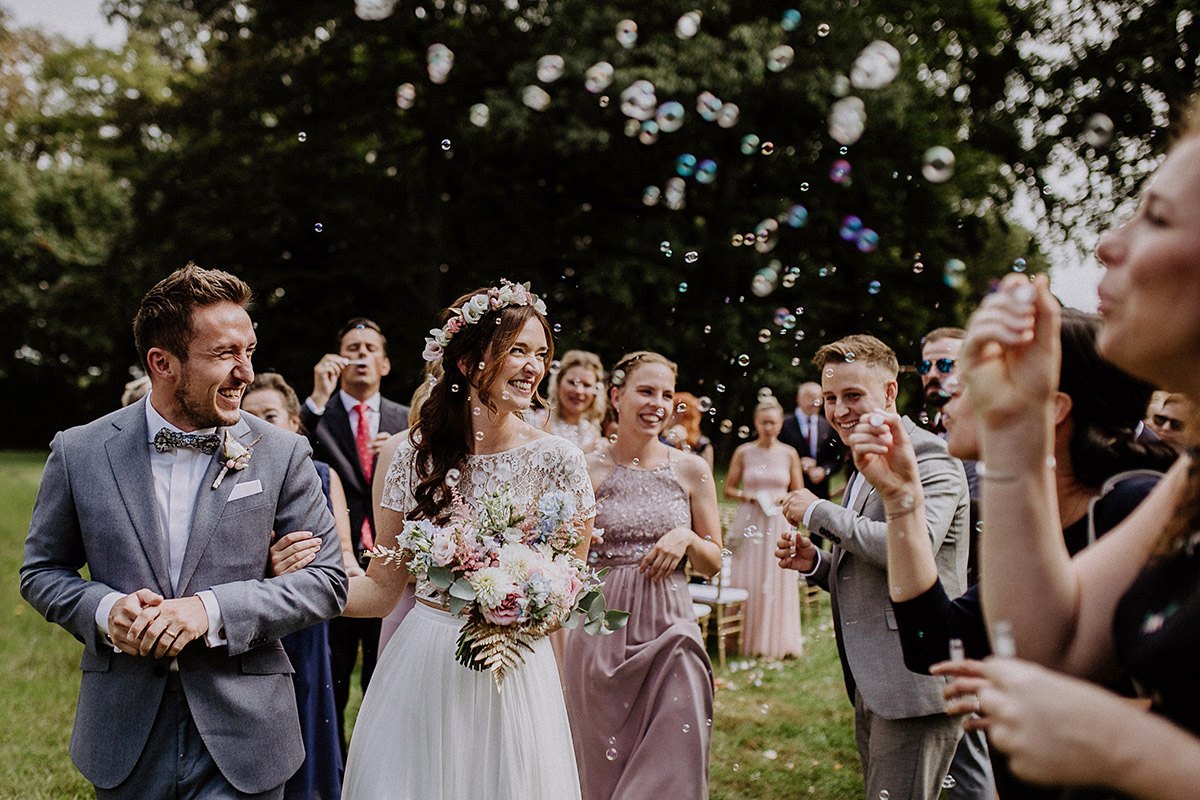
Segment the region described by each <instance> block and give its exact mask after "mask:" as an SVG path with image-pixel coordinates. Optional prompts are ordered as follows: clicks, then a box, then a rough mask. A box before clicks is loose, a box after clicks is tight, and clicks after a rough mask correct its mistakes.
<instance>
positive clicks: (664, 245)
mask: <svg viewBox="0 0 1200 800" xmlns="http://www.w3.org/2000/svg"><path fill="white" fill-rule="evenodd" d="M658 252H660V253H669V252H671V243H670V242H668V241H667V240H666V239H664V240H662V241H661V242H659V243H658Z"/></svg>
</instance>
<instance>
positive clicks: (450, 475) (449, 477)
mask: <svg viewBox="0 0 1200 800" xmlns="http://www.w3.org/2000/svg"><path fill="white" fill-rule="evenodd" d="M460 478H461V474H460V473H459V471H458V470H456V469H453V468H451V469H448V470H446V486H448V487H449V488H451V489H453V488H454V487H455V486H457V485H458V481H459V479H460Z"/></svg>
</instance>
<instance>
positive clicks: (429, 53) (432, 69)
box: [425, 43, 454, 84]
mask: <svg viewBox="0 0 1200 800" xmlns="http://www.w3.org/2000/svg"><path fill="white" fill-rule="evenodd" d="M425 64H426V69H427V70H428V72H429V82H430V83H439V84H440V83H445V82H446V79H447V78H449V77H450V70H452V69H454V53H453V52H452V51H451V50H450V48H449V47H446V45H444V44H441V43H437V44H431V45H429V48H428V49H427V50H426V51H425Z"/></svg>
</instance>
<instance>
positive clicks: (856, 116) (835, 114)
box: [829, 97, 867, 145]
mask: <svg viewBox="0 0 1200 800" xmlns="http://www.w3.org/2000/svg"><path fill="white" fill-rule="evenodd" d="M866 128H867V107H866V104H864V103H863V101H862V99H860V98H858V97H843V98H842V99H841V100H838V101H837V102H836V103H834V104H833V105H832V106H830V107H829V135H830V136H831V137H833V139H834V141H836V142H837V143H838V144H844V145H852V144H854V143H855V142H857V141H858V140H859V139H860V138H862V135H863V131H865V130H866Z"/></svg>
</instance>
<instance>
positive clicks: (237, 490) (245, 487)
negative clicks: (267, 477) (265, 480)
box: [229, 481, 262, 502]
mask: <svg viewBox="0 0 1200 800" xmlns="http://www.w3.org/2000/svg"><path fill="white" fill-rule="evenodd" d="M261 492H262V483H261V482H260V481H246V482H245V483H239V484H238V485H237V486H235V487H233V491H232V492H230V493H229V501H230V502H233V501H234V500H240V499H241V498H243V497H249V496H250V495H252V494H260V493H261Z"/></svg>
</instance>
